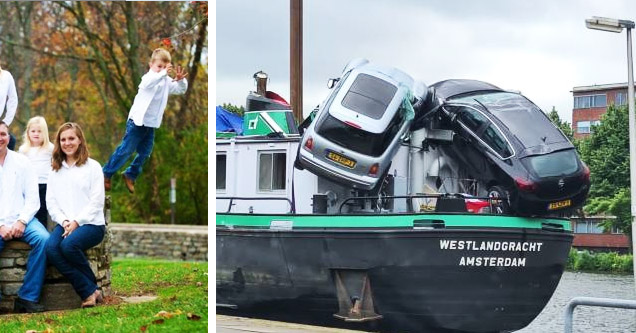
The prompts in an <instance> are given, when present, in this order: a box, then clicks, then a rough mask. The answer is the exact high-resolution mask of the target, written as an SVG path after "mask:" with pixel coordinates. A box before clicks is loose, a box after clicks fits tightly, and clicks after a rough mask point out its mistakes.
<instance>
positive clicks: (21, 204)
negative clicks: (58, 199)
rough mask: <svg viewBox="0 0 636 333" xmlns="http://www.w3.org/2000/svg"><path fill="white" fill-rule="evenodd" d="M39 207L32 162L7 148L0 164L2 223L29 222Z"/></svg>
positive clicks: (36, 182) (0, 212)
mask: <svg viewBox="0 0 636 333" xmlns="http://www.w3.org/2000/svg"><path fill="white" fill-rule="evenodd" d="M102 187H103V186H102ZM39 209H40V193H39V191H38V178H37V177H36V175H35V171H34V170H33V168H32V167H31V162H30V161H29V159H28V158H26V157H25V156H24V155H22V154H18V153H16V152H14V151H11V150H7V156H6V157H5V159H4V165H2V166H0V225H6V226H11V225H12V224H13V223H15V221H17V220H23V221H25V222H26V223H29V222H30V221H31V220H32V219H33V216H35V213H37V212H38V210H39Z"/></svg>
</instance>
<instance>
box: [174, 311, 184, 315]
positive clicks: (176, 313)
mask: <svg viewBox="0 0 636 333" xmlns="http://www.w3.org/2000/svg"><path fill="white" fill-rule="evenodd" d="M182 313H183V312H181V310H177V311H175V312H174V315H176V316H178V315H180V314H182Z"/></svg>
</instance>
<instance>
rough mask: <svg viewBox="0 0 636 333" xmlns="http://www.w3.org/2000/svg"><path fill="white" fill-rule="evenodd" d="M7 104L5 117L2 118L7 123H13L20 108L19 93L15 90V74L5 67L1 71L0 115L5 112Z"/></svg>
mask: <svg viewBox="0 0 636 333" xmlns="http://www.w3.org/2000/svg"><path fill="white" fill-rule="evenodd" d="M5 106H6V107H7V112H6V113H5V114H4V118H2V119H0V120H2V121H3V122H4V123H5V124H7V125H11V122H12V121H13V117H15V110H17V109H18V93H17V92H16V90H15V81H14V80H13V76H12V75H11V73H9V72H8V71H6V70H4V69H3V70H2V71H1V72H0V116H1V115H2V113H3V112H4V107H5Z"/></svg>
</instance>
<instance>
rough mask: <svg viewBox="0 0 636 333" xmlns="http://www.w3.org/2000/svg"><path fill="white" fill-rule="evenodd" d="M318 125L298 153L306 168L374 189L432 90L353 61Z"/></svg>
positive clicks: (306, 134)
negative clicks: (418, 109) (418, 105)
mask: <svg viewBox="0 0 636 333" xmlns="http://www.w3.org/2000/svg"><path fill="white" fill-rule="evenodd" d="M329 86H330V88H332V89H333V90H332V91H331V93H330V94H329V96H328V98H327V99H326V100H325V102H323V103H322V104H321V105H320V107H319V109H318V112H317V114H316V116H315V119H314V120H313V122H312V123H311V124H310V125H309V127H307V130H305V132H304V134H303V137H302V141H301V145H300V148H299V153H298V163H299V164H300V166H301V167H302V168H305V169H308V170H309V171H311V172H313V173H315V174H318V175H320V176H323V177H327V178H329V179H331V180H334V181H337V182H339V183H342V184H345V185H348V186H351V187H354V188H358V189H362V190H370V189H372V188H374V187H375V185H376V184H377V183H378V181H379V180H380V179H382V178H383V177H384V176H385V172H386V171H387V170H388V167H389V165H390V164H391V160H392V159H393V157H394V155H395V154H396V152H397V149H398V148H399V145H400V141H401V138H402V137H404V136H405V135H407V132H408V129H409V126H410V124H411V121H412V120H413V117H414V112H415V111H414V108H413V105H415V104H419V103H420V102H421V101H423V100H424V99H425V98H426V96H427V94H428V91H427V88H426V86H425V85H424V84H423V83H422V82H419V81H414V80H413V79H412V78H411V77H410V76H409V75H408V74H406V73H404V72H402V71H400V70H398V69H395V68H392V67H384V66H380V65H376V64H372V63H369V61H367V60H365V59H355V60H352V61H351V62H350V63H349V64H348V65H347V66H346V67H345V69H344V71H343V73H342V76H341V77H340V78H339V79H335V80H330V84H329Z"/></svg>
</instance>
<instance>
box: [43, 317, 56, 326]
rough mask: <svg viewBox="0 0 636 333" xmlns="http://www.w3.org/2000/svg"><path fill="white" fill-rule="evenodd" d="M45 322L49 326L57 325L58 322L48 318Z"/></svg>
mask: <svg viewBox="0 0 636 333" xmlns="http://www.w3.org/2000/svg"><path fill="white" fill-rule="evenodd" d="M44 322H45V323H47V324H49V325H51V324H55V323H56V321H55V320H54V319H51V318H46V319H44Z"/></svg>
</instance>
